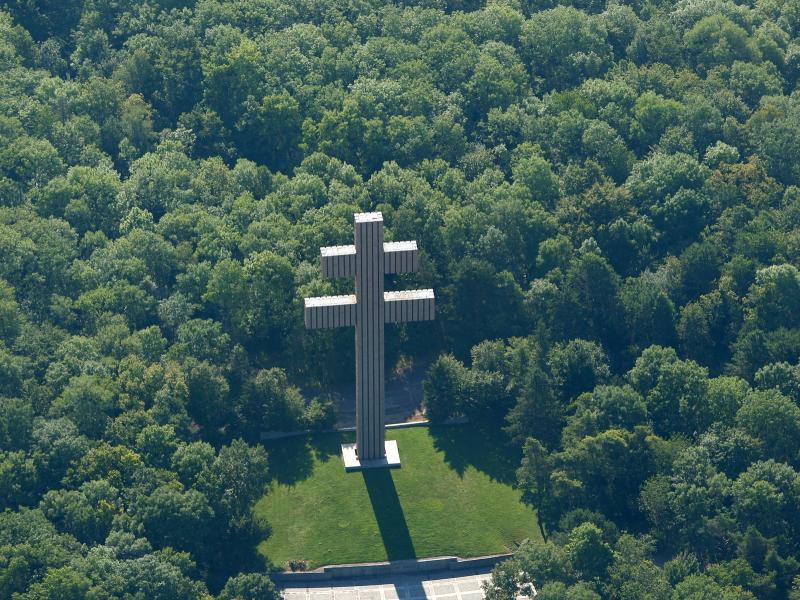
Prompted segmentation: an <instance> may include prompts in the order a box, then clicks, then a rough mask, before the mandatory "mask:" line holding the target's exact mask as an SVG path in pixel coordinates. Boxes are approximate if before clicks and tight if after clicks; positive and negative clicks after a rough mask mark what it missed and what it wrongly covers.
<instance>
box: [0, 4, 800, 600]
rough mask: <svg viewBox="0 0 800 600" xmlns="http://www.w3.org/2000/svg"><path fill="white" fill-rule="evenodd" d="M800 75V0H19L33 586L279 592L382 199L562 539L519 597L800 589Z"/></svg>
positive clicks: (498, 591) (3, 75) (17, 209)
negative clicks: (349, 257)
mask: <svg viewBox="0 0 800 600" xmlns="http://www.w3.org/2000/svg"><path fill="white" fill-rule="evenodd" d="M798 78H800V2H799V1H798V0H752V1H747V0H743V1H742V2H740V3H735V2H732V1H729V0H680V1H678V2H674V1H672V0H649V1H645V0H623V1H617V0H610V1H609V2H605V1H602V0H575V1H574V2H569V3H566V2H565V3H558V2H553V1H550V0H489V1H487V2H483V1H477V0H474V1H473V0H419V1H413V0H410V1H408V2H400V1H395V2H392V1H390V0H199V1H198V2H196V3H195V2H186V1H181V0H146V1H144V2H137V1H134V0H113V1H112V0H82V1H77V0H76V1H72V2H57V1H56V0H42V1H39V2H32V1H28V0H3V1H0V510H3V509H5V512H2V513H0V597H2V598H14V599H15V600H39V599H49V598H53V599H55V598H58V599H61V600H69V599H72V598H76V599H77V598H93V599H98V600H100V599H102V600H105V599H112V598H130V599H137V600H138V599H145V598H147V599H154V600H159V599H170V600H175V599H177V600H180V599H194V598H204V597H208V596H209V594H214V595H217V596H216V597H218V598H220V600H233V599H234V598H243V599H250V598H269V597H271V595H272V594H274V589H273V588H272V586H271V584H270V582H269V580H268V579H267V578H266V577H265V576H263V575H258V574H252V573H251V574H243V575H239V573H248V572H257V571H262V572H263V569H264V565H263V564H261V563H259V562H258V561H257V560H256V556H255V554H254V553H253V552H252V546H253V544H254V543H255V541H256V540H259V539H263V537H264V536H265V535H267V534H268V531H269V524H267V523H263V522H258V521H257V520H255V519H254V518H253V516H252V513H251V507H252V504H253V503H254V502H255V500H256V499H257V498H259V497H260V496H261V494H262V493H263V489H264V484H265V482H266V477H267V474H268V468H269V467H268V463H269V460H270V458H269V457H268V456H267V455H266V453H265V451H264V449H263V448H262V447H261V446H259V445H258V434H259V433H260V432H261V431H265V430H292V429H300V428H307V427H308V428H325V427H329V426H330V425H331V424H332V423H333V421H334V420H335V415H334V414H333V412H332V406H331V404H330V401H329V400H327V399H325V398H324V397H322V398H315V399H313V401H309V400H308V399H305V398H304V397H303V396H302V395H301V393H300V387H307V386H313V385H317V386H321V387H322V388H323V389H324V387H325V386H327V385H330V384H331V383H334V382H336V381H339V380H341V379H343V378H349V377H352V374H351V370H350V368H349V367H348V368H342V366H341V365H342V364H347V365H349V364H351V362H352V353H353V349H352V332H350V331H347V330H342V331H330V332H324V333H319V332H316V333H314V335H313V336H312V335H309V334H307V333H306V332H305V331H304V328H303V322H302V298H303V297H305V296H312V295H323V294H329V293H336V292H339V293H343V292H345V291H347V289H348V288H347V285H348V282H341V281H336V282H331V281H329V280H323V279H322V278H321V276H320V273H319V266H318V252H319V247H320V246H323V245H331V244H343V243H350V240H351V239H352V218H353V217H352V215H353V213H354V212H360V211H365V210H380V211H382V213H383V215H384V219H385V221H386V224H387V237H389V238H391V239H396V240H400V239H416V240H418V242H419V246H420V248H421V254H422V260H421V269H420V273H419V274H418V275H416V276H414V278H413V280H412V279H408V280H407V281H406V280H405V279H402V278H398V279H399V280H398V281H396V282H394V283H396V284H397V285H398V286H401V285H402V286H407V285H409V284H411V283H413V284H414V285H420V286H425V287H433V288H435V289H436V293H437V297H438V314H437V321H436V322H435V323H434V325H433V326H432V327H431V326H421V325H409V326H406V327H403V328H400V329H399V330H392V331H388V330H387V357H390V360H391V361H393V362H397V361H399V360H401V359H402V360H408V359H412V360H413V359H415V358H427V359H431V358H432V359H435V360H434V361H433V363H432V366H431V368H430V370H429V372H428V375H427V378H426V381H425V392H426V409H427V412H428V415H429V416H430V418H431V419H432V420H441V419H445V418H447V417H450V416H460V415H464V416H467V417H468V418H469V419H470V420H471V421H472V422H473V423H475V424H479V425H480V426H481V427H482V428H483V429H484V431H485V434H486V436H488V437H490V438H492V439H494V440H496V443H497V444H498V445H510V446H511V447H512V448H513V449H516V451H517V452H518V454H519V458H520V463H519V471H518V479H519V486H520V487H521V489H522V490H523V491H524V495H525V498H526V499H527V500H528V501H530V502H531V503H532V504H533V505H534V506H536V507H537V509H538V511H539V517H540V520H541V523H542V529H543V533H544V534H545V536H546V538H547V540H548V541H547V543H545V544H531V545H527V546H524V547H523V548H522V549H521V550H520V552H519V554H518V557H517V558H515V559H514V560H513V561H512V562H510V563H507V565H508V566H506V567H502V568H500V569H499V570H498V572H497V573H496V576H495V581H494V584H493V586H492V588H491V589H490V592H489V595H490V598H492V600H510V599H511V598H513V594H514V591H515V589H516V585H517V584H518V583H519V582H520V579H532V580H534V581H535V582H536V585H537V587H538V588H539V589H540V596H539V598H542V599H544V600H554V599H572V600H591V599H595V598H600V597H602V598H613V599H625V600H627V599H631V600H633V599H656V600H657V599H670V598H675V599H684V598H686V599H698V600H700V599H706V598H715V599H717V598H719V599H723V600H734V599H736V600H738V599H743V600H748V599H752V598H764V599H781V598H794V599H796V598H800V579H798V574H800V511H798V505H800V474H798V470H799V469H800V366H798V361H800V270H798V266H800V187H798V186H800V92H798V91H797V87H796V86H797V81H798ZM403 277H407V276H403ZM437 356H438V358H436V357H437ZM792 590H794V591H792Z"/></svg>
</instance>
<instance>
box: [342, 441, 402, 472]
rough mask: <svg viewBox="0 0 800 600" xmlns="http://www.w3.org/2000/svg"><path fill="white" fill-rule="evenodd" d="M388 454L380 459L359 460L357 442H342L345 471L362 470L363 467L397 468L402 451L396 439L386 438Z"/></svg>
mask: <svg viewBox="0 0 800 600" xmlns="http://www.w3.org/2000/svg"><path fill="white" fill-rule="evenodd" d="M385 452H386V455H385V456H384V457H383V458H379V459H378V460H365V461H360V460H358V456H356V445H355V444H342V460H344V470H345V471H360V470H362V469H380V468H384V469H385V468H390V469H391V468H397V467H399V466H400V452H399V451H398V450H397V442H396V441H395V440H386V446H385Z"/></svg>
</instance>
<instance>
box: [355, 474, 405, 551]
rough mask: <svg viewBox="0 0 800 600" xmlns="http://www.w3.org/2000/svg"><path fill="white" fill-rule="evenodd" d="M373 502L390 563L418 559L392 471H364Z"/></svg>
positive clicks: (365, 483) (368, 491)
mask: <svg viewBox="0 0 800 600" xmlns="http://www.w3.org/2000/svg"><path fill="white" fill-rule="evenodd" d="M362 475H363V476H364V485H366V486H367V493H368V494H369V501H370V502H371V503H372V510H373V512H374V513H375V520H376V521H377V522H378V529H379V530H380V532H381V538H382V539H383V546H384V548H386V556H387V557H388V558H389V560H403V559H407V558H416V557H417V553H416V551H415V550H414V543H413V541H412V540H411V533H410V532H409V531H408V524H407V523H406V517H405V514H403V507H402V506H401V505H400V498H399V497H398V495H397V488H395V486H394V479H392V472H391V469H366V470H364V471H362Z"/></svg>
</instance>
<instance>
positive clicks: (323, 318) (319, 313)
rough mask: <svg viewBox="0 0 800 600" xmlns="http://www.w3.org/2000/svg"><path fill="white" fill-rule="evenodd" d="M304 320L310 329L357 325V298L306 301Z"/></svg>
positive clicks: (331, 297) (329, 297)
mask: <svg viewBox="0 0 800 600" xmlns="http://www.w3.org/2000/svg"><path fill="white" fill-rule="evenodd" d="M304 318H305V323H306V327H308V328H309V329H330V328H333V327H348V326H352V325H355V324H356V296H355V294H350V295H347V296H320V297H317V298H306V299H305V311H304Z"/></svg>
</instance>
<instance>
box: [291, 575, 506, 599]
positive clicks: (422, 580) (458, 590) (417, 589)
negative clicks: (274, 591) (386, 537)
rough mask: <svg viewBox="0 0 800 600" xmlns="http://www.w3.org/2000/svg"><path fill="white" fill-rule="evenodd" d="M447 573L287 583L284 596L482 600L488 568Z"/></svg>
mask: <svg viewBox="0 0 800 600" xmlns="http://www.w3.org/2000/svg"><path fill="white" fill-rule="evenodd" d="M453 575H454V573H453V572H452V571H450V572H446V573H444V574H437V573H421V574H417V575H395V576H392V575H387V576H385V577H380V578H374V579H366V578H365V579H357V580H336V581H330V582H324V583H320V584H313V585H310V586H309V587H296V586H294V587H293V584H287V587H285V588H283V590H282V593H283V597H284V600H483V598H484V594H483V587H482V584H483V582H484V581H486V580H488V579H490V578H491V574H490V573H488V572H478V571H463V572H460V573H458V576H457V577H453Z"/></svg>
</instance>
